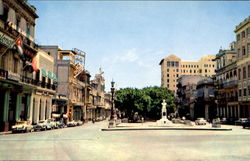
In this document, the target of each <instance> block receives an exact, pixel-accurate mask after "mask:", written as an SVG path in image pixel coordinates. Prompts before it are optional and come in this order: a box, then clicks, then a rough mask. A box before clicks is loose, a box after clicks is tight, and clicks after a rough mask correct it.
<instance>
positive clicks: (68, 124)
mask: <svg viewBox="0 0 250 161" xmlns="http://www.w3.org/2000/svg"><path fill="white" fill-rule="evenodd" d="M75 126H77V122H75V121H70V122H68V123H67V127H75Z"/></svg>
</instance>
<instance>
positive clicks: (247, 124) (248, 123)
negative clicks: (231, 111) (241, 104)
mask: <svg viewBox="0 0 250 161" xmlns="http://www.w3.org/2000/svg"><path fill="white" fill-rule="evenodd" d="M241 125H242V127H243V128H244V129H245V128H246V127H250V118H248V119H247V120H244V121H242V122H241Z"/></svg>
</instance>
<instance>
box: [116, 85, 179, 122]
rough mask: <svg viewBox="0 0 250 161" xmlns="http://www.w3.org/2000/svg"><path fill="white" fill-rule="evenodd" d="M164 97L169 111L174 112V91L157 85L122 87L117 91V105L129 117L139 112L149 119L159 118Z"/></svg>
mask: <svg viewBox="0 0 250 161" xmlns="http://www.w3.org/2000/svg"><path fill="white" fill-rule="evenodd" d="M163 99H165V100H166V102H167V104H168V106H167V108H168V109H169V111H172V112H173V111H174V109H175V104H174V95H173V93H172V92H171V91H170V90H168V89H166V88H162V87H156V86H155V87H146V88H143V89H137V88H124V89H120V90H118V91H117V92H116V98H115V105H116V107H117V108H118V109H119V110H120V111H123V112H125V114H126V117H129V118H133V116H134V114H135V113H136V112H137V113H138V114H139V115H140V116H143V117H147V118H149V119H159V118H160V116H161V103H162V101H163ZM168 113H169V112H168Z"/></svg>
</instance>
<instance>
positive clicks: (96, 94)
mask: <svg viewBox="0 0 250 161" xmlns="http://www.w3.org/2000/svg"><path fill="white" fill-rule="evenodd" d="M102 74H103V72H102V71H101V70H100V73H99V74H96V75H95V79H94V80H92V81H91V101H92V104H93V105H94V106H93V107H92V108H91V119H93V118H94V119H96V120H103V119H105V118H106V104H105V79H104V77H103V76H102Z"/></svg>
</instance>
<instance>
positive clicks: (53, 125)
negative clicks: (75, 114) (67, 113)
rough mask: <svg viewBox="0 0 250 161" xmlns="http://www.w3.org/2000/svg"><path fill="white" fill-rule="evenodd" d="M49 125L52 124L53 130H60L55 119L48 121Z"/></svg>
mask: <svg viewBox="0 0 250 161" xmlns="http://www.w3.org/2000/svg"><path fill="white" fill-rule="evenodd" d="M48 123H50V124H51V128H52V129H57V128H58V127H57V124H56V121H55V119H48Z"/></svg>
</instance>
